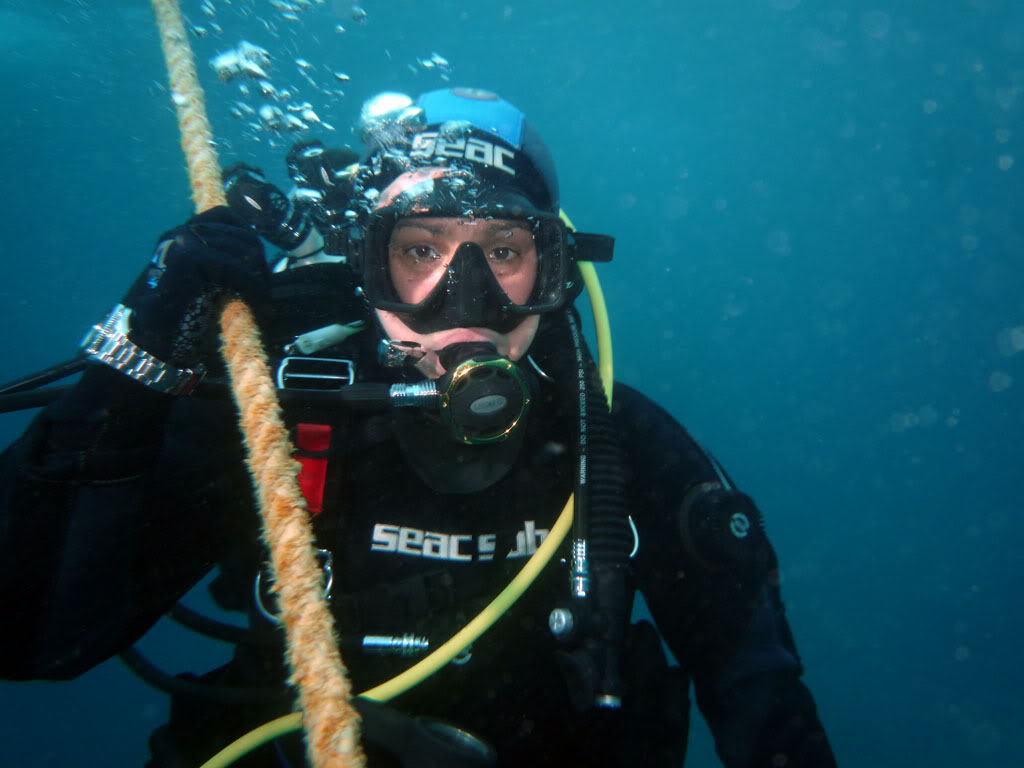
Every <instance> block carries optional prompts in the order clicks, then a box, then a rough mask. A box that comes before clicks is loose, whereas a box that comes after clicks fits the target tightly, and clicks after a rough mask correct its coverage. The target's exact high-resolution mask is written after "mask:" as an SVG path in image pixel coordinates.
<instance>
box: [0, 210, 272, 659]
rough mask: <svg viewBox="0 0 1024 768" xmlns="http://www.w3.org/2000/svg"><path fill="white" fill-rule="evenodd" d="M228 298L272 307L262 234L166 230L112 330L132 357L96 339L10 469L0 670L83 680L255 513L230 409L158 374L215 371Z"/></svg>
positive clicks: (0, 583)
mask: <svg viewBox="0 0 1024 768" xmlns="http://www.w3.org/2000/svg"><path fill="white" fill-rule="evenodd" d="M226 293H230V294H234V295H238V296H241V297H242V298H243V299H244V300H246V301H247V302H248V304H249V305H250V307H251V308H252V309H253V311H254V313H255V314H256V315H257V317H259V316H260V314H261V311H262V310H264V309H266V307H267V305H268V304H269V272H268V270H267V266H266V263H265V261H264V258H263V248H262V245H261V244H260V241H259V238H258V237H257V236H256V234H255V233H254V232H253V231H252V230H251V229H250V228H249V227H247V226H245V225H244V224H243V223H241V222H239V221H238V219H237V217H235V216H234V215H232V214H231V213H230V212H229V211H228V210H227V209H226V208H223V207H221V208H214V209H211V210H210V211H207V212H205V213H203V214H200V215H198V216H196V217H194V218H192V219H191V220H190V221H189V222H187V223H186V224H185V225H183V226H180V227H177V228H175V229H173V230H170V231H169V232H167V233H166V234H165V235H163V236H162V237H161V238H160V239H159V241H158V245H157V248H156V250H155V253H154V255H153V257H152V259H151V260H150V262H149V264H148V266H147V267H146V268H145V269H144V270H143V272H142V274H140V275H139V277H138V279H137V280H136V281H135V282H134V284H133V285H132V287H131V288H130V289H129V290H128V292H127V293H126V294H125V296H124V298H123V299H122V302H121V305H119V307H118V308H117V310H115V313H112V317H114V316H116V317H118V318H120V319H121V320H123V323H121V322H118V323H116V324H115V323H113V321H111V323H107V324H104V326H103V328H104V336H105V337H106V338H107V340H114V341H116V345H117V347H116V349H122V350H123V349H125V348H128V349H132V348H134V349H133V351H132V352H131V354H130V355H127V356H125V355H119V354H113V353H111V354H103V353H101V350H102V349H103V348H104V347H102V346H98V347H95V348H94V347H93V346H91V345H90V346H88V347H87V348H86V353H87V354H88V355H89V356H90V358H91V364H90V366H89V367H88V368H87V369H86V371H85V373H84V374H83V376H82V379H81V381H80V382H79V383H78V384H77V385H76V386H75V387H73V388H72V390H71V391H69V392H67V393H65V394H64V395H63V396H62V397H61V398H60V399H59V400H58V401H56V402H54V403H53V404H51V405H50V407H48V408H47V409H46V410H45V411H44V412H43V413H41V414H40V415H39V416H38V417H37V418H36V419H35V420H34V421H33V423H32V425H31V426H30V427H29V429H28V430H27V431H26V433H25V435H24V436H23V437H22V438H21V439H20V440H18V441H17V442H16V443H15V444H14V445H13V446H12V447H11V448H10V449H9V450H8V451H7V452H6V453H5V454H4V456H3V458H2V460H0V505H2V506H0V605H2V606H3V607H4V610H5V612H6V619H7V621H6V622H5V624H6V626H5V632H4V633H2V635H3V638H4V642H5V652H4V653H0V676H4V677H9V678H20V679H24V678H36V677H38V678H65V677H72V676H74V675H77V674H79V673H80V672H82V671H84V670H86V669H88V668H89V667H91V666H93V665H94V664H96V663H98V662H99V661H102V660H103V659H105V658H107V657H108V656H110V655H111V654H113V653H116V652H117V651H119V650H121V649H122V648H123V647H124V646H125V645H127V644H129V643H131V642H134V640H135V639H137V638H138V636H139V635H140V634H141V633H142V632H143V631H145V629H147V628H148V627H149V626H150V625H151V624H152V623H153V622H154V621H156V619H157V618H158V617H159V616H160V615H161V614H162V613H163V612H164V611H165V610H166V609H167V608H168V607H169V606H170V605H171V604H172V603H173V602H174V600H176V599H177V598H178V597H179V596H180V595H181V594H183V593H184V592H185V591H187V590H188V589H189V588H190V587H191V586H192V584H194V583H195V582H196V580H197V579H199V578H200V577H201V576H202V575H203V573H204V572H205V571H206V570H208V569H209V567H210V566H211V565H212V563H213V561H214V559H215V558H216V556H217V554H218V553H219V552H220V550H221V547H222V544H223V540H224V539H225V533H224V529H225V525H226V521H227V520H229V519H231V512H232V511H233V510H236V509H244V508H247V505H249V504H250V502H251V496H250V494H249V492H248V488H247V485H248V484H247V483H244V484H243V485H242V487H241V490H240V491H239V490H238V489H237V487H236V486H237V484H236V483H235V478H237V477H238V476H239V475H241V476H242V478H243V479H244V478H245V471H244V466H243V465H242V464H241V461H240V460H238V457H237V451H233V450H232V447H231V446H232V445H238V444H240V439H239V437H238V431H237V427H236V426H235V424H234V418H233V413H232V411H233V408H232V406H231V404H230V403H228V402H226V401H222V402H216V403H214V402H210V401H204V400H199V399H196V398H192V397H188V396H184V395H174V394H171V393H172V392H180V391H182V390H183V389H184V388H181V387H178V386H176V385H175V386H171V387H167V386H163V384H162V383H161V379H160V378H159V377H153V376H149V375H148V372H150V371H152V370H157V371H161V372H164V373H166V372H167V371H168V370H171V371H177V373H173V374H172V375H171V376H170V377H169V378H170V379H171V380H172V382H177V381H179V380H185V378H184V376H185V374H188V380H189V381H191V380H192V378H193V373H194V372H196V371H199V370H201V369H202V367H203V366H209V365H211V364H213V363H214V362H215V357H214V356H215V354H216V352H215V347H216V343H217V333H216V309H217V306H218V300H219V298H220V297H221V296H223V295H224V294H226ZM110 329H114V330H115V331H116V332H111V330H110ZM126 340H127V341H126ZM126 345H127V346H126ZM126 357H127V361H128V362H125V358H126ZM147 357H148V358H149V363H150V364H149V365H136V364H135V363H137V362H138V361H139V360H145V359H146V358H147ZM161 366H163V367H161ZM225 414H227V419H226V420H225Z"/></svg>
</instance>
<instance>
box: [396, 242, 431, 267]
mask: <svg viewBox="0 0 1024 768" xmlns="http://www.w3.org/2000/svg"><path fill="white" fill-rule="evenodd" d="M402 255H403V256H405V257H406V258H407V259H409V260H410V261H412V262H415V263H416V264H424V263H427V262H431V261H437V260H438V259H440V258H441V254H439V253H438V252H437V251H435V250H434V249H433V248H431V247H430V246H429V245H414V246H411V247H409V248H406V249H405V250H404V251H403V252H402Z"/></svg>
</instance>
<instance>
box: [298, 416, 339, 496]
mask: <svg viewBox="0 0 1024 768" xmlns="http://www.w3.org/2000/svg"><path fill="white" fill-rule="evenodd" d="M295 447H296V448H298V449H299V450H300V451H305V452H306V453H319V452H324V451H326V450H327V449H328V448H330V447H331V427H330V425H329V424H298V425H296V427H295ZM296 458H298V460H299V463H300V464H301V465H302V467H301V468H300V469H299V478H298V480H299V490H301V491H302V495H303V496H304V497H305V498H306V508H307V509H309V514H311V515H314V516H315V515H319V514H320V513H321V512H323V510H324V484H325V483H326V482H327V457H326V456H322V457H320V456H316V457H314V456H302V455H301V454H300V455H299V456H297V457H296Z"/></svg>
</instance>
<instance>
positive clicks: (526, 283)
mask: <svg viewBox="0 0 1024 768" xmlns="http://www.w3.org/2000/svg"><path fill="white" fill-rule="evenodd" d="M463 243H475V244H476V245H478V246H480V249H481V251H482V252H483V255H484V260H485V261H486V265H487V266H488V267H489V268H490V269H491V271H492V272H493V273H494V276H495V278H497V281H498V283H499V285H500V286H501V288H502V290H503V291H504V292H505V294H506V295H507V296H508V298H509V299H510V300H511V301H512V302H513V303H514V304H523V303H525V302H526V301H527V300H528V299H529V296H530V293H531V292H532V291H533V285H534V282H535V280H536V278H537V249H536V246H535V244H534V239H533V234H532V232H531V231H530V229H529V228H528V227H527V226H526V225H525V224H522V223H520V222H517V221H511V220H500V219H490V220H488V219H455V218H444V217H415V218H409V219H402V220H400V221H399V222H398V223H397V224H396V225H395V228H394V231H393V232H392V234H391V241H390V244H389V247H388V268H389V272H390V275H391V280H392V282H393V284H394V289H395V292H396V293H397V294H398V296H399V298H400V299H401V300H402V301H403V302H406V303H408V304H418V303H419V302H421V301H423V300H424V299H425V298H426V297H427V295H428V294H429V293H430V292H431V290H432V289H433V288H434V287H435V286H436V285H437V284H438V282H439V281H440V280H442V279H444V278H445V275H446V272H447V270H448V265H449V264H450V263H451V261H452V259H453V258H454V256H455V251H456V250H457V249H458V247H459V246H460V245H462V244H463ZM377 316H378V318H379V319H380V323H381V326H382V327H383V328H384V331H385V333H386V334H387V335H388V337H389V338H391V339H394V340H397V341H414V342H416V343H418V344H419V345H420V346H421V347H422V348H423V350H425V352H426V354H425V355H424V356H423V358H422V359H421V360H420V361H419V362H418V363H417V367H418V368H419V369H420V371H421V372H422V373H423V374H424V375H426V376H427V377H428V378H438V377H440V376H441V375H442V374H443V373H444V367H443V366H442V365H441V363H440V361H439V360H438V357H437V353H438V352H439V351H440V350H442V349H444V348H445V347H447V346H448V345H450V344H456V343H459V342H466V341H485V342H489V343H491V344H494V346H495V347H497V350H498V354H499V355H501V356H502V357H506V358H508V359H510V360H518V359H519V358H521V357H522V356H523V355H524V354H526V350H527V349H528V348H529V346H530V344H531V343H532V341H533V337H534V336H535V335H536V333H537V327H538V325H539V318H538V316H537V315H527V316H526V317H524V318H523V321H522V322H521V323H519V324H518V325H517V326H516V327H515V328H513V329H512V330H511V331H508V332H507V333H498V332H497V331H494V330H492V329H490V328H450V329H443V330H439V331H435V332H433V333H428V334H419V333H416V332H415V331H413V330H412V329H411V328H409V327H408V326H407V325H406V324H405V323H404V322H402V320H401V317H400V316H399V315H397V314H395V313H393V312H388V311H385V310H377Z"/></svg>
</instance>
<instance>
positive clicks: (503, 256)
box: [491, 246, 519, 262]
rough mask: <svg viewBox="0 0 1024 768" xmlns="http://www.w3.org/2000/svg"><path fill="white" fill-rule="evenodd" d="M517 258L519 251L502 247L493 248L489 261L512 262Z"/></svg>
mask: <svg viewBox="0 0 1024 768" xmlns="http://www.w3.org/2000/svg"><path fill="white" fill-rule="evenodd" d="M517 256H519V251H516V250H514V249H512V248H506V247H504V246H503V247H501V248H495V249H494V250H493V251H491V261H501V262H508V261H512V260H513V259H515V258H516V257H517Z"/></svg>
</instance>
